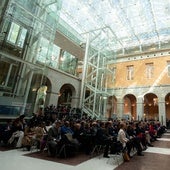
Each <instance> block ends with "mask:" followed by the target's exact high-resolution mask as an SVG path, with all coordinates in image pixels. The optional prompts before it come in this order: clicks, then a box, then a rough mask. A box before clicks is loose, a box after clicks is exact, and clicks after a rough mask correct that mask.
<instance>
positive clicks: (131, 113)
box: [123, 94, 137, 120]
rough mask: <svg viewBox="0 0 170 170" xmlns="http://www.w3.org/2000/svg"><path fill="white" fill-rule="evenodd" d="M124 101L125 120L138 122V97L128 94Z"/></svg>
mask: <svg viewBox="0 0 170 170" xmlns="http://www.w3.org/2000/svg"><path fill="white" fill-rule="evenodd" d="M123 101H124V109H123V110H124V111H123V118H125V119H133V120H136V119H137V114H136V97H135V96H134V95H133V94H126V95H125V96H124V98H123Z"/></svg>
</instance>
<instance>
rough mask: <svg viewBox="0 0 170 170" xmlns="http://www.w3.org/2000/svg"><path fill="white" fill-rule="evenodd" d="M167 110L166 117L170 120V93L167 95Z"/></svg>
mask: <svg viewBox="0 0 170 170" xmlns="http://www.w3.org/2000/svg"><path fill="white" fill-rule="evenodd" d="M165 110H166V118H167V120H168V121H170V93H168V94H167V95H166V96H165Z"/></svg>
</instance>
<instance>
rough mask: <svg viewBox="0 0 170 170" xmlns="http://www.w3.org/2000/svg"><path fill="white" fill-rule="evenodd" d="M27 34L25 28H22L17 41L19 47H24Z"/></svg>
mask: <svg viewBox="0 0 170 170" xmlns="http://www.w3.org/2000/svg"><path fill="white" fill-rule="evenodd" d="M26 34H27V30H26V29H25V28H22V29H21V31H20V36H19V38H18V40H17V45H18V46H19V47H21V48H22V47H23V45H24V41H25V38H26Z"/></svg>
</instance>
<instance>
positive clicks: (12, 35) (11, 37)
mask: <svg viewBox="0 0 170 170" xmlns="http://www.w3.org/2000/svg"><path fill="white" fill-rule="evenodd" d="M19 29H20V26H19V25H17V24H15V23H13V22H12V24H11V28H10V31H9V34H8V37H7V40H8V41H10V42H11V43H14V44H15V43H16V40H17V37H18V33H19Z"/></svg>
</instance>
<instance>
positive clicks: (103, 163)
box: [0, 132, 170, 170]
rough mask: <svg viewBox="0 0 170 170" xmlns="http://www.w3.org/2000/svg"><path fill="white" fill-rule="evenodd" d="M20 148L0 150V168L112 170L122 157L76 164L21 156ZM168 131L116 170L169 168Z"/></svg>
mask: <svg viewBox="0 0 170 170" xmlns="http://www.w3.org/2000/svg"><path fill="white" fill-rule="evenodd" d="M26 153H27V151H23V150H22V149H18V150H9V151H0V169H1V170H10V169H13V170H23V169H24V170H73V169H74V170H113V169H115V168H116V167H117V165H118V164H121V162H122V158H121V157H120V156H118V157H116V158H115V157H111V158H109V159H107V158H103V157H101V156H99V157H95V158H93V159H90V160H88V161H86V162H83V163H81V164H79V165H76V166H70V165H65V164H61V163H56V162H52V161H44V160H41V159H36V158H31V157H26V156H23V154H26ZM169 167H170V132H169V133H166V134H164V135H163V137H162V138H160V139H159V140H158V141H156V142H155V143H154V147H148V149H147V150H146V151H145V152H144V156H142V157H139V156H136V155H135V156H134V157H133V158H132V159H131V160H130V162H126V163H123V164H121V165H119V166H118V167H117V168H116V170H169V169H170V168H169Z"/></svg>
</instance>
